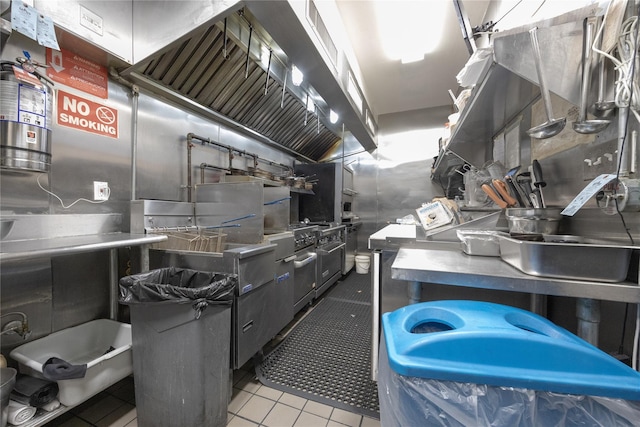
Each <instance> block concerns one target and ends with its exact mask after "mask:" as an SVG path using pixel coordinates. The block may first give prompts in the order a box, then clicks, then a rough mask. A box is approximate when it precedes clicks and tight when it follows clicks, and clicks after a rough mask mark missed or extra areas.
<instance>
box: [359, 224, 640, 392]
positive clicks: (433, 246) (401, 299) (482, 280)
mask: <svg viewBox="0 0 640 427" xmlns="http://www.w3.org/2000/svg"><path fill="white" fill-rule="evenodd" d="M479 221H483V220H479ZM485 221H486V220H485ZM419 232H420V230H418V233H419ZM447 233H449V232H448V231H447ZM452 235H455V232H453V233H452ZM429 239H432V240H429ZM436 239H438V237H437V236H426V237H425V238H421V237H420V236H418V235H417V233H416V227H414V226H406V225H397V224H392V225H388V226H386V227H384V228H383V229H381V230H379V231H378V232H377V233H375V234H373V235H371V236H370V239H369V248H370V249H372V250H373V273H372V278H371V281H372V292H373V301H372V306H373V310H372V311H373V316H372V317H373V319H372V321H373V328H372V333H373V335H374V336H373V341H372V357H373V362H374V363H372V377H373V378H374V379H375V378H376V376H377V354H376V353H377V350H378V345H377V344H378V343H377V339H378V337H379V333H380V329H379V323H378V322H379V318H380V316H381V314H382V313H384V312H386V311H390V310H393V309H394V307H395V306H396V305H399V304H403V305H407V304H413V303H417V302H420V292H421V288H422V284H423V283H425V284H429V283H430V284H440V285H451V286H459V287H467V288H476V289H487V290H495V291H511V292H519V293H527V294H531V297H530V302H529V304H530V307H529V309H530V310H531V311H533V312H536V313H537V314H541V315H545V313H544V311H545V310H544V303H543V299H544V296H547V295H553V296H565V297H574V298H577V306H576V307H577V312H576V315H577V317H578V331H577V335H578V336H580V337H581V338H583V339H585V340H586V341H588V342H590V343H591V344H593V345H596V346H597V344H598V325H599V321H600V318H599V313H600V304H599V301H600V300H606V301H619V302H628V303H640V286H638V284H637V283H634V282H631V281H623V282H617V283H605V282H597V281H586V280H568V279H558V278H548V277H538V276H531V275H527V274H525V273H523V272H521V271H520V270H518V269H517V268H515V267H512V266H511V265H509V264H507V263H506V262H504V261H503V260H502V259H501V258H499V257H485V256H471V255H467V254H465V253H463V252H462V250H461V247H460V243H459V242H457V241H453V240H452V239H449V238H447V239H443V241H441V240H436ZM385 298H387V299H389V301H385ZM385 307H386V308H385ZM396 308H397V307H396Z"/></svg>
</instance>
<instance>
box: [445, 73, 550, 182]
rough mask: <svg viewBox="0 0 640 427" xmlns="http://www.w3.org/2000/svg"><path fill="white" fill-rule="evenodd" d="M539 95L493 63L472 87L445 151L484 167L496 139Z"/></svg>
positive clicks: (533, 87)
mask: <svg viewBox="0 0 640 427" xmlns="http://www.w3.org/2000/svg"><path fill="white" fill-rule="evenodd" d="M539 94H540V90H539V89H538V87H537V86H535V85H534V84H532V83H531V82H529V81H527V80H525V79H523V78H522V77H520V76H518V75H516V74H515V73H513V72H511V71H509V70H507V69H506V68H504V67H502V66H501V65H499V64H497V63H495V62H494V63H493V64H492V65H491V66H490V67H489V68H488V70H487V73H486V75H485V76H484V77H483V78H482V80H481V82H480V83H479V84H478V85H477V86H475V87H474V88H473V91H472V92H471V96H470V97H469V100H468V101H467V105H466V107H465V109H464V110H463V111H462V113H461V114H460V118H459V120H458V123H457V125H456V127H455V129H454V131H453V134H452V135H451V139H450V141H449V144H448V145H447V147H446V150H447V151H450V152H452V153H454V154H455V155H456V156H458V157H460V158H461V159H463V160H464V161H466V162H467V163H469V164H470V165H471V166H475V167H477V168H480V167H482V165H483V164H484V163H485V162H486V161H487V160H489V159H491V156H492V145H493V137H494V136H495V135H496V134H498V133H499V132H500V131H501V130H502V129H504V127H505V126H507V125H508V124H509V123H510V122H512V121H513V120H514V119H515V118H516V117H517V116H518V115H519V114H520V113H522V112H523V111H524V109H525V108H527V107H528V106H529V105H530V104H531V103H533V101H535V99H537V97H538V96H539ZM438 166H440V164H438ZM436 169H437V170H438V171H440V170H441V168H436Z"/></svg>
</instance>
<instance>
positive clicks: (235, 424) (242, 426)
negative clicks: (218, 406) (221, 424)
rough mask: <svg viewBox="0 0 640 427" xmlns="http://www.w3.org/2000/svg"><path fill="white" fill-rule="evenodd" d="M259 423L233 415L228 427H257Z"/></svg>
mask: <svg viewBox="0 0 640 427" xmlns="http://www.w3.org/2000/svg"><path fill="white" fill-rule="evenodd" d="M256 426H258V424H256V423H254V422H251V421H249V420H245V419H244V418H240V417H233V419H232V420H231V421H230V422H229V424H227V427H256Z"/></svg>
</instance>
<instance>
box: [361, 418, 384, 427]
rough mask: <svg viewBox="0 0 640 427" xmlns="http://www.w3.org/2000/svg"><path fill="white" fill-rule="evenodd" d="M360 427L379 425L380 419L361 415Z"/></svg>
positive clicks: (375, 426) (376, 426)
mask: <svg viewBox="0 0 640 427" xmlns="http://www.w3.org/2000/svg"><path fill="white" fill-rule="evenodd" d="M360 427H380V420H376V419H375V418H369V417H362V423H361V424H360Z"/></svg>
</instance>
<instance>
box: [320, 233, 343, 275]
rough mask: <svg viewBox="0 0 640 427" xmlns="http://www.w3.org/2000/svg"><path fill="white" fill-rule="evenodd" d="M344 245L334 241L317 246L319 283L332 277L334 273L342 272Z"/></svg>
mask: <svg viewBox="0 0 640 427" xmlns="http://www.w3.org/2000/svg"><path fill="white" fill-rule="evenodd" d="M345 246H346V245H345V244H344V243H342V242H334V243H330V244H328V245H326V246H323V247H320V248H318V258H319V262H318V267H319V268H318V282H319V283H320V284H324V283H326V282H327V281H329V280H330V279H332V278H333V277H334V276H335V275H336V273H342V262H343V260H344V250H345Z"/></svg>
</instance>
